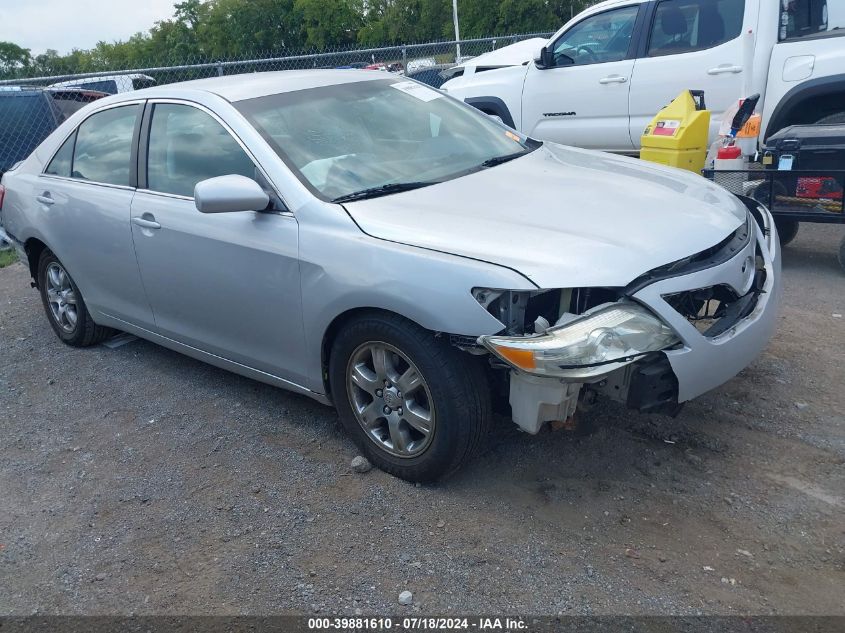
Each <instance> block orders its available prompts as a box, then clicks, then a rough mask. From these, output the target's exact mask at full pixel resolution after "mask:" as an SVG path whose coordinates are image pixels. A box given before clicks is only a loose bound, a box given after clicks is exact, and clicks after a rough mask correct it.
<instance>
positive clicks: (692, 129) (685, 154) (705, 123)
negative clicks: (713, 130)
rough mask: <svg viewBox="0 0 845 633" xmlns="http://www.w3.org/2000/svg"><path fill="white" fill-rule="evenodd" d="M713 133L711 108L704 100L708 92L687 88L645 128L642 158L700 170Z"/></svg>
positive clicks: (642, 139)
mask: <svg viewBox="0 0 845 633" xmlns="http://www.w3.org/2000/svg"><path fill="white" fill-rule="evenodd" d="M696 99H697V101H696ZM709 136H710V111H709V110H707V109H706V106H705V104H704V93H703V92H701V91H700V90H684V91H683V92H682V93H681V94H680V95H678V96H677V97H676V98H675V100H674V101H672V103H670V104H669V105H667V106H666V107H665V108H663V109H662V110H661V111H660V112H659V113H658V114H657V116H656V117H654V119H652V121H651V123H649V125H648V127H647V128H646V129H645V132H643V135H642V138H641V139H640V142H641V145H642V150H640V158H641V159H642V160H647V161H651V162H652V163H659V164H661V165H668V166H670V167H679V168H681V169H686V170H688V171H693V172H695V173H697V174H700V173H701V170H702V169H704V160H705V158H706V157H707V140H708V138H709Z"/></svg>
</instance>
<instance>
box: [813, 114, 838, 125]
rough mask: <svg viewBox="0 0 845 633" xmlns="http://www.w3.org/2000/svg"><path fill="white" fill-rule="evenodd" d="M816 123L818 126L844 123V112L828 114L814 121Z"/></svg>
mask: <svg viewBox="0 0 845 633" xmlns="http://www.w3.org/2000/svg"><path fill="white" fill-rule="evenodd" d="M816 123H817V124H820V125H826V124H830V123H845V112H835V113H834V114H829V115H827V116H826V117H824V118H822V119H819V120H818V121H816Z"/></svg>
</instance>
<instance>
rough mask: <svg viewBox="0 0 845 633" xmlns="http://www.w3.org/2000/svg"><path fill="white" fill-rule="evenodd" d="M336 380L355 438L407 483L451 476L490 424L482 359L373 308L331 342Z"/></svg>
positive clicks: (337, 397)
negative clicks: (376, 311) (374, 310)
mask: <svg viewBox="0 0 845 633" xmlns="http://www.w3.org/2000/svg"><path fill="white" fill-rule="evenodd" d="M329 379H330V384H331V391H332V396H333V398H334V403H335V406H336V407H337V410H338V415H339V417H340V421H341V422H342V423H343V426H344V427H345V428H346V430H347V432H348V433H349V435H350V436H351V437H352V439H353V440H354V442H355V443H356V444H357V445H358V447H359V448H360V449H361V451H363V453H364V454H365V455H366V456H367V458H368V459H369V460H370V461H371V462H372V463H373V464H375V465H376V466H378V467H379V468H381V469H382V470H384V471H385V472H388V473H390V474H392V475H395V476H396V477H399V478H401V479H405V480H407V481H411V482H430V481H435V480H438V479H442V478H444V477H446V476H448V475H450V474H452V473H453V472H454V471H456V470H457V469H458V468H460V467H461V466H462V465H463V464H465V463H466V462H467V461H468V460H469V459H470V458H471V457H472V455H473V454H474V453H475V451H476V450H477V449H478V446H479V444H480V443H481V439H482V438H483V437H484V435H486V433H487V431H488V429H489V424H490V389H489V386H488V384H487V380H486V377H485V375H484V371H483V368H482V366H481V363H480V360H479V359H477V358H474V357H471V356H469V355H466V354H464V353H462V352H460V351H458V350H457V349H455V348H453V347H452V346H451V345H450V344H449V343H448V341H447V340H445V339H444V338H442V337H436V336H435V335H434V334H433V333H431V332H429V331H428V330H425V329H423V328H421V327H419V326H418V325H416V324H414V323H411V322H409V321H407V320H405V319H403V318H401V317H399V316H397V315H392V314H384V313H375V312H374V313H371V314H368V315H365V316H362V317H359V318H357V319H355V320H354V321H352V322H350V323H348V324H347V325H346V326H345V327H344V328H343V330H342V331H341V332H340V334H339V335H338V336H337V338H336V339H335V341H334V344H333V345H332V351H331V357H330V361H329ZM402 390H404V393H403V392H402Z"/></svg>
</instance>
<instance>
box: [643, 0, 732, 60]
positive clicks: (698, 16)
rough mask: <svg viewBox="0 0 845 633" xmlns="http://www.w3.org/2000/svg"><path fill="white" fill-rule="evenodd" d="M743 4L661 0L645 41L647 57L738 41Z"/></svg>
mask: <svg viewBox="0 0 845 633" xmlns="http://www.w3.org/2000/svg"><path fill="white" fill-rule="evenodd" d="M744 15H745V0H661V2H660V3H659V4H658V5H657V11H656V12H655V15H654V23H653V24H652V26H651V36H650V39H649V47H648V54H649V57H659V56H661V55H679V54H681V53H689V52H690V51H700V50H703V49H706V48H713V47H714V46H719V45H720V44H724V43H725V42H730V41H731V40H733V39H736V38H737V37H739V34H740V33H741V32H742V20H743V16H744Z"/></svg>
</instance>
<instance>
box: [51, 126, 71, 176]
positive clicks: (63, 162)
mask: <svg viewBox="0 0 845 633" xmlns="http://www.w3.org/2000/svg"><path fill="white" fill-rule="evenodd" d="M74 140H76V134H71V135H70V138H69V139H68V140H66V141H65V142H64V143H63V144H62V146H61V147H60V148H59V151H58V152H56V155H55V156H53V160H51V161H50V164H49V165H47V169H45V170H44V173H45V174H50V175H51V176H64V177H65V178H70V167H71V164H72V162H73V142H74Z"/></svg>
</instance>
